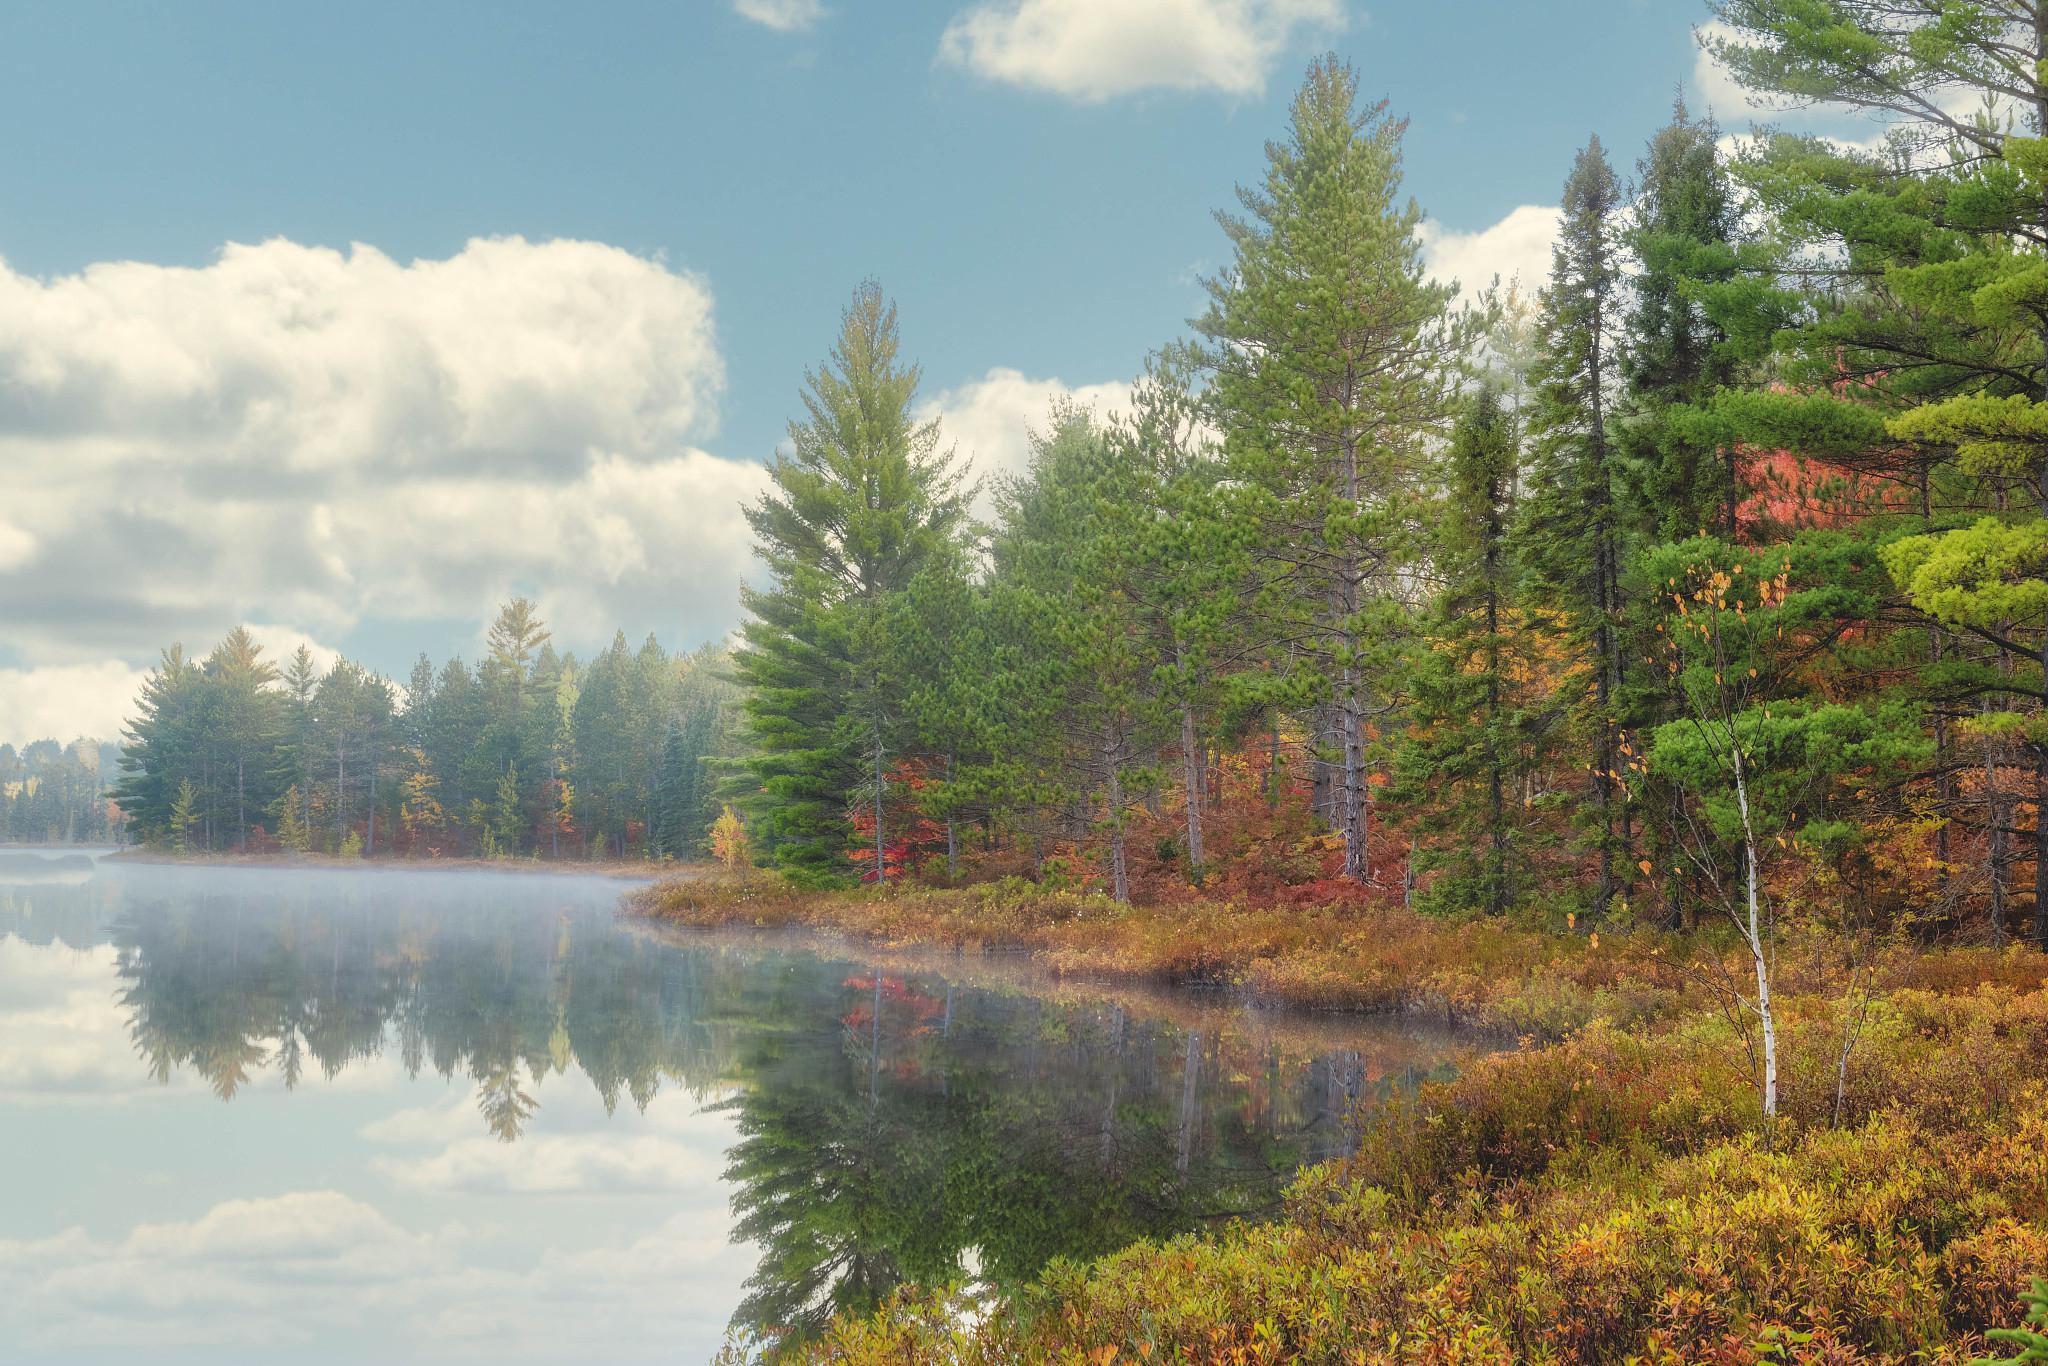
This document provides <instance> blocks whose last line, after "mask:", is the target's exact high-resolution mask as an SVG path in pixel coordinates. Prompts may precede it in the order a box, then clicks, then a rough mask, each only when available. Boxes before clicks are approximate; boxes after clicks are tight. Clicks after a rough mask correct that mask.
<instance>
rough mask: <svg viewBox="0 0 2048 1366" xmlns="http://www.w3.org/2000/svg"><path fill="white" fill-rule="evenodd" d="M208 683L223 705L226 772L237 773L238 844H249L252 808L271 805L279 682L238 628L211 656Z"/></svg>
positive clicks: (259, 648) (221, 721) (250, 639)
mask: <svg viewBox="0 0 2048 1366" xmlns="http://www.w3.org/2000/svg"><path fill="white" fill-rule="evenodd" d="M203 667H204V669H205V673H206V679H207V683H208V684H209V685H210V686H211V688H212V689H213V690H214V693H215V694H216V697H217V705H218V709H219V726H218V729H219V735H220V739H221V758H222V761H223V762H222V772H223V774H225V773H226V772H227V770H228V769H229V768H232V769H233V771H234V779H233V783H234V813H235V826H234V828H235V847H236V848H237V849H244V848H247V847H248V843H249V812H250V811H251V810H252V809H254V810H257V811H261V810H262V809H263V808H264V807H266V806H267V805H268V804H269V801H270V797H269V793H268V790H267V788H268V784H267V782H266V779H267V778H268V776H269V771H268V770H269V767H270V763H269V761H270V756H271V754H272V752H273V750H274V748H275V746H276V744H277V728H278V722H279V708H278V696H277V693H276V692H275V691H274V690H273V689H272V687H271V685H272V684H274V683H276V682H277V681H278V673H277V669H276V667H275V666H273V665H272V664H271V663H270V662H269V661H268V660H266V659H264V658H263V647H262V646H260V645H258V644H257V643H256V641H255V639H254V638H253V637H251V636H250V634H249V632H248V630H247V629H246V628H244V627H240V626H237V627H236V628H235V629H234V630H232V631H230V632H229V633H228V636H227V639H225V640H223V641H222V642H221V643H220V644H219V645H218V646H216V647H215V648H214V651H213V653H212V654H210V655H208V656H207V658H206V663H205V665H204V666H203Z"/></svg>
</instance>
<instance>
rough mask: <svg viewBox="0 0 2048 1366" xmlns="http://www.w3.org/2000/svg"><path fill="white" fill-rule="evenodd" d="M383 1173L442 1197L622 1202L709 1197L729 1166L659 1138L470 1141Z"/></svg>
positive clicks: (386, 1166)
mask: <svg viewBox="0 0 2048 1366" xmlns="http://www.w3.org/2000/svg"><path fill="white" fill-rule="evenodd" d="M470 1125H471V1127H472V1128H474V1127H475V1120H474V1117H471V1118H470ZM377 1168H378V1170H379V1171H381V1172H383V1173H384V1174H385V1175H386V1176H388V1177H390V1178H391V1179H392V1180H393V1181H395V1182H397V1183H398V1184H399V1185H401V1186H404V1187H407V1188H408V1189H411V1190H419V1191H433V1192H435V1193H438V1194H457V1193H459V1194H464V1195H485V1194H499V1195H515V1194H516V1195H569V1194H578V1193H596V1192H602V1193H606V1194H614V1195H616V1194H624V1193H627V1192H634V1193H643V1194H644V1193H654V1192H661V1191H670V1192H684V1191H692V1190H703V1189H705V1188H707V1187H710V1186H712V1185H714V1184H715V1183H716V1182H717V1180H718V1176H719V1173H720V1171H722V1170H723V1168H724V1161H723V1159H722V1158H721V1157H720V1155H719V1154H718V1153H717V1152H716V1151H709V1152H707V1151H706V1150H705V1149H703V1148H702V1147H694V1146H691V1145H689V1144H685V1143H678V1142H676V1141H674V1140H672V1139H667V1138H663V1137H661V1136H659V1135H656V1134H634V1135H618V1134H549V1135H541V1136H532V1135H529V1136H528V1137H527V1138H525V1139H523V1140H522V1141H520V1142H518V1143H513V1144H506V1143H500V1142H498V1141H497V1140H496V1139H493V1138H488V1137H481V1138H478V1137H472V1138H465V1139H461V1140H459V1141H457V1142H455V1143H451V1144H449V1145H448V1146H447V1147H446V1148H444V1149H442V1150H441V1151H440V1152H438V1153H435V1154H433V1155H432V1156H429V1157H422V1158H387V1159H384V1160H381V1161H379V1162H378V1163H377Z"/></svg>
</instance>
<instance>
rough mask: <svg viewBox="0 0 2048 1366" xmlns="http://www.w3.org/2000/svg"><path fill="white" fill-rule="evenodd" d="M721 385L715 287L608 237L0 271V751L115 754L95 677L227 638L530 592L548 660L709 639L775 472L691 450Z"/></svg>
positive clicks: (118, 683)
mask: <svg viewBox="0 0 2048 1366" xmlns="http://www.w3.org/2000/svg"><path fill="white" fill-rule="evenodd" d="M723 383H724V366H723V361H722V358H721V356H720V353H719V349H718V345H717V340H716V336H715V331H714V327H713V321H712V299H711V294H710V291H709V289H708V287H707V286H706V285H705V283H704V282H703V281H702V280H701V279H699V278H698V277H696V276H694V275H691V274H689V273H687V272H682V271H677V270H674V269H671V268H670V267H668V266H667V265H665V264H664V263H663V262H661V261H659V260H653V259H648V258H644V257H639V256H635V255H633V254H631V253H629V252H626V251H623V250H621V249H619V248H616V247H612V246H607V245H605V244H602V243H596V242H578V241H551V242H529V241H526V240H524V239H522V238H517V237H506V238H490V239H478V240H475V241H472V242H470V243H469V244H468V245H467V246H465V247H464V248H463V249H462V250H461V251H459V252H457V253H456V254H455V255H453V256H451V257H448V258H447V259H444V260H419V261H414V262H411V263H409V264H402V263H400V262H398V261H395V260H393V259H392V258H390V257H388V256H386V255H384V254H383V253H381V252H379V251H377V250H375V249H374V248H372V247H367V246H362V245H357V246H354V247H351V248H350V249H349V250H348V251H346V252H343V251H335V250H330V249H327V248H320V247H309V246H302V245H299V244H297V243H293V242H288V241H282V240H274V241H270V242H265V243H262V244H260V245H256V246H244V245H232V246H229V247H227V248H226V249H225V250H223V252H222V253H221V255H220V257H219V259H218V260H217V261H215V262H214V263H212V264H210V265H206V266H203V267H199V268H193V269H186V268H172V267H165V266H158V265H151V264H146V263H140V262H114V263H106V264H100V265H95V266H91V267H88V268H87V269H85V270H84V271H82V272H80V273H78V274H76V275H68V276H62V277H58V278H54V279H48V280H44V279H38V278H34V277H30V276H26V275H22V274H18V273H15V272H14V271H12V270H10V269H8V268H7V267H6V266H5V264H4V263H0V468H5V469H7V471H8V495H9V497H8V506H7V508H6V510H5V514H4V515H5V521H4V522H0V567H4V568H5V569H6V570H7V572H6V573H5V575H4V576H0V619H4V620H6V621H7V622H8V623H9V631H8V639H7V642H6V644H7V646H8V647H9V649H10V650H11V651H12V652H13V654H14V656H15V658H14V659H13V660H11V661H9V662H10V663H13V664H16V665H18V666H19V667H18V668H16V669H14V670H11V671H5V672H0V734H5V733H7V732H8V731H9V730H12V731H16V732H20V731H22V730H23V729H24V728H29V729H35V730H38V731H42V730H47V731H51V732H54V733H58V734H67V733H71V732H75V731H78V730H89V731H95V732H98V733H102V734H110V733H111V724H110V723H112V722H115V721H118V719H119V718H118V716H117V715H116V714H115V712H116V708H115V706H114V703H113V701H112V700H111V699H112V697H113V696H114V695H115V693H116V692H118V693H122V694H126V693H130V691H131V688H130V684H131V683H132V678H123V677H122V676H121V675H120V668H119V666H118V665H116V664H113V663H109V662H108V661H110V660H120V661H124V662H125V663H126V664H129V665H137V664H142V663H145V662H147V661H148V660H150V659H152V658H153V657H154V655H155V652H156V650H157V649H158V648H160V647H161V646H162V645H164V644H168V643H169V642H171V641H173V640H182V641H183V642H184V643H185V644H186V645H187V647H188V648H189V649H190V650H192V651H193V652H195V653H201V652H203V651H204V650H205V649H207V648H209V647H210V646H211V645H212V643H213V642H214V641H215V640H216V639H218V638H219V636H220V635H221V634H223V633H225V631H226V630H228V629H229V628H230V627H232V626H233V625H234V624H235V623H237V622H245V623H260V624H261V625H260V626H259V627H258V628H257V629H258V634H259V639H263V640H264V641H265V643H266V644H267V645H271V646H273V647H274V648H275V649H277V650H279V651H288V650H289V649H290V648H292V647H293V646H295V645H296V644H297V643H298V642H299V641H300V640H301V639H307V638H318V639H325V640H332V639H333V638H335V637H336V636H339V635H342V634H344V633H346V632H348V631H349V630H351V629H353V628H354V627H355V626H356V625H358V624H359V623H360V622H362V621H364V620H365V619H377V618H384V619H390V618H409V619H429V620H431V619H445V618H458V619H470V620H477V619H483V618H486V617H488V616H489V614H490V613H491V611H492V610H493V609H494V607H495V605H496V604H497V602H499V601H501V600H502V599H503V597H505V596H506V595H508V594H510V593H511V592H514V591H523V592H527V593H530V594H535V595H538V596H540V597H541V598H542V599H543V601H544V602H552V603H555V604H559V605H560V606H561V608H562V609H563V610H564V611H565V612H567V611H570V610H574V611H577V612H580V613H584V614H585V615H580V616H577V617H575V618H573V619H571V618H569V617H567V616H564V617H563V618H560V619H558V620H556V621H555V622H554V623H553V625H554V629H555V634H556V638H557V639H558V640H560V641H561V642H562V643H563V644H565V645H570V646H576V645H590V644H596V643H601V641H602V640H604V639H606V638H608V637H609V635H610V633H611V630H612V628H613V627H614V626H618V625H624V626H627V627H628V628H632V629H637V630H647V629H659V630H660V631H662V633H663V634H664V636H666V637H669V638H671V639H672V640H675V641H676V642H677V643H687V642H688V641H690V640H692V639H695V638H702V637H704V636H709V635H715V634H717V633H718V632H719V631H721V630H723V629H724V628H725V627H726V626H727V625H729V623H730V618H731V615H732V612H733V590H734V588H735V586H736V583H737V580H738V578H739V575H740V573H741V571H742V570H743V569H744V567H745V566H746V565H747V563H748V562H749V553H748V537H747V534H746V528H745V524H744V521H743V520H742V518H741V517H740V515H739V508H738V504H739V503H740V501H741V500H742V499H744V498H746V497H749V496H751V495H752V494H753V493H754V492H756V491H757V490H758V489H759V488H760V487H761V486H762V482H763V478H764V476H763V473H762V470H761V468H760V467H759V466H758V465H755V464H752V463H751V462H743V461H732V460H724V459H720V458H718V457H716V456H713V455H710V454H708V453H706V452H705V451H703V450H701V449H698V448H697V446H696V444H695V443H697V442H699V441H702V440H704V439H705V438H707V437H709V436H710V435H712V433H713V432H714V430H715V422H716V404H717V399H718V395H719V393H720V391H721V389H722V387H723ZM316 653H318V652H316ZM60 667H61V668H68V669H74V670H80V671H82V672H77V673H56V672H51V670H53V669H57V668H60ZM74 685H77V686H74ZM120 700H121V701H122V702H123V703H125V701H126V698H125V697H122V698H121V699H120Z"/></svg>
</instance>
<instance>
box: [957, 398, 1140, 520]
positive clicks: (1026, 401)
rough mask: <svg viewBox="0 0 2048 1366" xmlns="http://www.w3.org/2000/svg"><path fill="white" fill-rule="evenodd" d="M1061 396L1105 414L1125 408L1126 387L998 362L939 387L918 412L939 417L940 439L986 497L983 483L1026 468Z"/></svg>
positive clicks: (1104, 415)
mask: <svg viewBox="0 0 2048 1366" xmlns="http://www.w3.org/2000/svg"><path fill="white" fill-rule="evenodd" d="M1060 399H1070V400H1072V401H1074V402H1076V403H1079V404H1081V405H1082V406H1083V407H1086V408H1090V409H1092V410H1094V411H1095V412H1096V413H1097V414H1098V415H1100V416H1102V417H1105V418H1106V417H1108V416H1109V415H1110V414H1112V413H1115V412H1121V411H1124V410H1127V409H1128V408H1129V407H1130V405H1131V386H1130V384H1129V383H1127V382H1124V381H1120V380H1110V381H1107V382H1104V383H1101V384H1083V385H1070V384H1067V383H1066V382H1065V381H1063V380H1059V379H1033V378H1031V377H1030V376H1029V375H1026V374H1025V373H1024V372H1023V371H1021V370H1013V369H1010V368H1009V367H1007V366H997V367H996V368H994V369H992V370H990V371H989V372H988V373H987V374H985V375H983V376H982V377H981V378H980V379H976V380H970V381H968V382H967V383H965V384H962V385H959V386H957V387H955V388H952V389H946V390H942V391H941V392H940V393H938V394H936V395H935V396H933V397H932V398H931V399H929V400H927V401H926V402H925V403H924V405H923V406H922V408H921V409H920V411H919V414H918V416H919V417H920V418H921V419H929V418H933V417H936V418H938V419H939V428H940V431H941V433H942V434H943V440H944V441H945V442H946V443H947V444H949V445H951V446H952V447H953V448H954V449H955V451H957V452H958V454H959V455H960V457H961V458H962V459H963V460H964V461H966V462H967V463H968V465H969V466H970V467H971V468H972V470H973V471H974V474H975V476H976V477H978V478H979V479H981V480H982V482H983V485H984V497H986V493H987V485H989V484H990V483H992V482H993V481H994V480H995V479H997V478H1000V477H1004V476H1013V475H1020V474H1023V473H1024V472H1025V471H1026V470H1027V469H1029V468H1030V464H1031V434H1032V433H1033V432H1042V431H1044V430H1045V425H1046V417H1047V415H1048V414H1049V413H1050V412H1051V411H1052V406H1053V404H1054V403H1055V402H1056V401H1058V400H1060Z"/></svg>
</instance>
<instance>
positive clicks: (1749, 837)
mask: <svg viewBox="0 0 2048 1366" xmlns="http://www.w3.org/2000/svg"><path fill="white" fill-rule="evenodd" d="M1729 727H1730V731H1729V740H1730V743H1729V753H1730V755H1731V757H1732V758H1733V760H1734V770H1735V806H1736V809H1737V810H1738V811H1740V812H1741V813H1742V852H1743V865H1744V872H1745V878H1744V890H1745V892H1746V894H1747V899H1748V903H1749V924H1748V927H1747V930H1746V937H1747V938H1748V940H1749V956H1750V961H1751V964H1752V965H1753V966H1754V967H1755V969H1756V1013H1757V1020H1758V1021H1759V1023H1760V1025H1761V1027H1762V1031H1763V1073H1764V1074H1763V1109H1764V1124H1765V1127H1766V1130H1767V1131H1768V1129H1769V1128H1770V1126H1771V1125H1772V1123H1773V1121H1775V1120H1776V1119H1777V1117H1778V1032H1777V1023H1776V1020H1775V1019H1774V1018H1773V1016H1772V1014H1771V965H1770V957H1769V955H1768V953H1767V952H1766V950H1765V946H1764V927H1763V915H1762V911H1761V908H1760V905H1759V901H1760V897H1759V895H1758V883H1759V882H1760V881H1761V878H1762V874H1761V872H1760V871H1759V869H1758V868H1757V858H1756V831H1755V830H1754V829H1753V828H1752V827H1751V825H1750V820H1749V787H1748V784H1747V783H1746V781H1745V780H1744V777H1743V764H1742V741H1741V738H1740V737H1739V736H1738V735H1736V734H1735V733H1734V722H1733V720H1732V719H1731V720H1730V722H1729Z"/></svg>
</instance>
